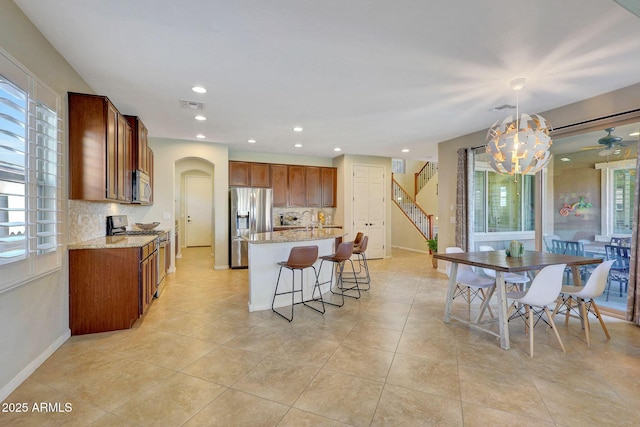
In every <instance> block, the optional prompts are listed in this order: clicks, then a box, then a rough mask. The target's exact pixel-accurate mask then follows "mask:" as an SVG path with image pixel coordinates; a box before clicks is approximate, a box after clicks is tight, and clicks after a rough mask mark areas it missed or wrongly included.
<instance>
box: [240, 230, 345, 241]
mask: <svg viewBox="0 0 640 427" xmlns="http://www.w3.org/2000/svg"><path fill="white" fill-rule="evenodd" d="M346 234H347V233H345V232H344V231H343V230H342V229H341V228H322V229H318V228H316V229H314V230H309V231H306V230H304V229H295V230H282V231H269V232H266V233H254V234H251V235H250V236H249V238H248V239H247V240H248V241H249V243H256V244H262V243H295V242H307V241H311V240H323V239H335V238H338V237H344V236H345V235H346Z"/></svg>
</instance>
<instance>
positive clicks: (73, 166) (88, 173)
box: [68, 92, 115, 201]
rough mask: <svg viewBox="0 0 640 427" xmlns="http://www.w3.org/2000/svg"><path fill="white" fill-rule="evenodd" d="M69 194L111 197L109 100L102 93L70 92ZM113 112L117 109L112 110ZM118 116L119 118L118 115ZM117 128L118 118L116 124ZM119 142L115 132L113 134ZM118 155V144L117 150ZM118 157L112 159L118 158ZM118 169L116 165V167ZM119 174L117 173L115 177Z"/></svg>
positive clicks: (78, 197) (73, 196)
mask: <svg viewBox="0 0 640 427" xmlns="http://www.w3.org/2000/svg"><path fill="white" fill-rule="evenodd" d="M68 96H69V176H70V181H71V182H70V184H71V185H70V189H69V198H71V199H75V200H93V201H105V200H108V199H107V165H108V164H109V163H108V160H107V153H108V150H107V140H106V138H107V132H108V131H107V102H108V100H107V99H106V98H105V97H102V96H96V95H86V94H82V93H73V92H70V93H69V95H68ZM111 114H113V112H112V113H111ZM114 119H115V118H114ZM112 129H113V130H112V131H113V132H115V122H114V123H113V124H112ZM113 143H114V144H115V134H114V135H113ZM112 153H113V154H114V156H115V147H113V152H112ZM114 161H115V158H112V159H111V162H114ZM114 172H115V169H114ZM114 178H115V177H114Z"/></svg>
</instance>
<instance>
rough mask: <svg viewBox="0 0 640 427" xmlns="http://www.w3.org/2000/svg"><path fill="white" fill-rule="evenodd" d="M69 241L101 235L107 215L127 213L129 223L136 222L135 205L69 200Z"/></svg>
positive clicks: (105, 225) (79, 240)
mask: <svg viewBox="0 0 640 427" xmlns="http://www.w3.org/2000/svg"><path fill="white" fill-rule="evenodd" d="M68 212H69V243H77V242H82V241H85V240H90V239H95V238H97V237H102V236H104V235H105V233H106V231H107V216H108V215H127V219H128V220H129V224H134V223H135V222H136V217H135V207H134V206H131V205H121V204H118V203H94V202H85V201H82V200H69V210H68Z"/></svg>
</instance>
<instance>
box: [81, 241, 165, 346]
mask: <svg viewBox="0 0 640 427" xmlns="http://www.w3.org/2000/svg"><path fill="white" fill-rule="evenodd" d="M155 245H156V243H155V241H153V242H150V243H148V244H146V245H144V246H143V247H130V248H101V249H73V250H69V327H70V328H71V335H82V334H91V333H96V332H106V331H114V330H118V329H129V328H131V327H132V326H133V324H134V323H135V322H136V320H137V319H138V318H139V317H140V316H141V315H143V314H144V313H146V311H147V310H148V308H149V306H150V304H151V302H152V300H153V296H154V294H155V292H156V284H157V262H158V260H157V256H158V253H157V251H156V247H155Z"/></svg>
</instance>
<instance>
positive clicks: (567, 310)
mask: <svg viewBox="0 0 640 427" xmlns="http://www.w3.org/2000/svg"><path fill="white" fill-rule="evenodd" d="M614 262H615V260H610V261H604V262H603V263H602V264H600V265H598V266H597V267H596V268H595V269H594V270H593V272H592V273H591V276H589V279H588V280H587V283H586V284H585V285H584V286H563V287H562V290H561V291H560V297H561V299H559V300H558V302H557V303H556V307H555V308H554V310H553V314H552V315H551V316H552V317H555V316H556V314H558V313H560V312H561V311H560V310H562V313H564V314H565V321H564V324H565V326H568V325H569V316H571V312H572V310H573V311H574V313H576V317H578V318H580V319H581V321H582V327H583V328H584V334H585V338H586V339H587V346H588V347H590V346H591V334H590V327H589V313H592V314H593V315H594V316H595V317H596V318H597V319H598V320H599V321H600V326H602V330H603V331H604V334H605V335H606V336H607V339H611V336H610V335H609V331H608V330H607V326H606V325H605V324H604V320H602V315H600V310H599V309H598V305H597V304H596V302H595V299H596V298H598V297H599V296H600V295H602V294H603V292H604V290H605V288H606V286H607V278H608V277H609V270H611V266H612V265H613V263H614ZM573 301H575V302H576V308H577V306H579V307H580V311H578V312H576V310H575V308H574V307H572V306H571V303H572V302H573ZM562 307H564V310H563V309H562Z"/></svg>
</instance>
